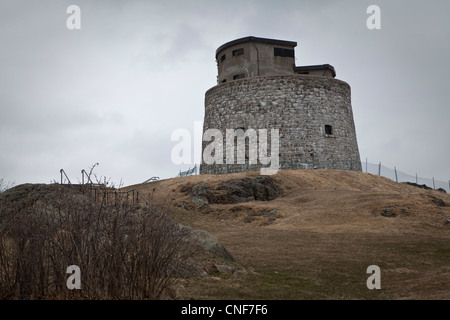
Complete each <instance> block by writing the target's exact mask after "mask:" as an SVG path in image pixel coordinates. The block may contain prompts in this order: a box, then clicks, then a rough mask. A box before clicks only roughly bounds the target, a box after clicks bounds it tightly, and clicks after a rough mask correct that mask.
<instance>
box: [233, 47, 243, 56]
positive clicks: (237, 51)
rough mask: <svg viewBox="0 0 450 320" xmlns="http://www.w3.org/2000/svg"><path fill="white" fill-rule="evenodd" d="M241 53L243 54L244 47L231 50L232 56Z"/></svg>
mask: <svg viewBox="0 0 450 320" xmlns="http://www.w3.org/2000/svg"><path fill="white" fill-rule="evenodd" d="M241 54H244V49H243V48H240V49H236V50H233V57H235V56H240V55H241Z"/></svg>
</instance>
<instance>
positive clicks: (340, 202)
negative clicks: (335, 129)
mask: <svg viewBox="0 0 450 320" xmlns="http://www.w3.org/2000/svg"><path fill="white" fill-rule="evenodd" d="M257 174H259V173H258V172H252V173H240V174H230V175H201V176H190V177H182V178H174V179H168V180H162V181H158V182H153V183H148V184H141V185H135V186H130V187H128V188H137V189H138V190H140V192H141V193H143V194H144V195H145V196H146V197H148V198H150V199H152V201H153V202H161V201H162V202H166V203H176V202H179V201H189V199H190V196H189V195H188V194H187V193H184V192H182V191H181V190H182V188H183V186H186V185H192V184H196V183H199V182H206V183H208V184H210V185H212V186H215V185H217V184H218V183H220V182H222V181H225V180H229V179H234V178H242V177H246V176H247V177H248V176H253V175H257ZM272 178H273V179H274V180H275V181H276V183H277V185H278V186H279V187H280V188H281V190H282V195H281V197H279V198H277V199H275V200H272V201H250V202H243V203H239V204H226V205H225V204H209V205H208V206H207V207H203V208H197V209H193V210H186V209H183V208H176V210H175V211H174V218H175V219H176V220H177V221H179V222H180V223H183V224H186V225H189V226H191V227H193V228H195V229H203V230H207V231H209V232H211V233H212V234H214V235H215V236H216V237H217V238H218V239H219V240H220V241H221V242H222V244H224V245H225V247H226V248H227V249H228V251H229V252H230V253H231V254H232V255H233V256H234V258H235V259H236V260H237V262H238V263H240V264H241V265H243V266H244V267H245V268H246V270H247V271H248V273H247V274H245V275H242V274H240V275H234V274H233V275H224V274H218V275H215V276H207V277H198V278H195V279H190V280H187V281H186V282H185V283H184V285H183V286H181V287H180V288H179V297H180V298H195V299H199V298H203V299H223V298H227V299H235V298H236V299H240V298H246V299H449V298H450V226H448V225H446V224H445V221H446V219H447V218H450V195H448V194H445V193H442V192H439V191H434V190H424V189H420V188H417V187H414V186H410V185H406V184H398V183H395V182H393V181H391V180H389V179H386V178H383V177H378V176H374V175H371V174H367V173H362V172H350V171H338V170H335V171H327V170H298V171H279V172H278V173H277V174H276V175H274V176H272ZM124 189H127V188H124ZM435 199H441V200H443V201H444V202H445V203H446V204H447V206H439V205H437V204H436V203H435V202H433V200H435ZM237 206H239V210H231V209H232V208H236V207H237ZM387 208H390V210H391V212H393V213H394V214H395V217H385V216H382V215H381V213H382V212H383V211H384V210H385V209H387ZM273 209H276V210H277V211H276V219H275V220H273V221H267V219H265V217H264V216H261V215H258V214H255V213H258V212H261V211H266V210H273ZM372 264H375V265H378V266H380V268H381V287H382V289H381V290H369V289H367V287H366V280H367V278H368V276H369V275H368V274H366V268H367V267H368V266H369V265H372Z"/></svg>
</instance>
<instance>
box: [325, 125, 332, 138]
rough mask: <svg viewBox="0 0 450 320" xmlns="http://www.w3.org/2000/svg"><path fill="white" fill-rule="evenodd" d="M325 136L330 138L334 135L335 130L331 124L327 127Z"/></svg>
mask: <svg viewBox="0 0 450 320" xmlns="http://www.w3.org/2000/svg"><path fill="white" fill-rule="evenodd" d="M325 134H327V135H330V136H331V135H333V128H332V127H331V126H330V125H329V124H326V125H325Z"/></svg>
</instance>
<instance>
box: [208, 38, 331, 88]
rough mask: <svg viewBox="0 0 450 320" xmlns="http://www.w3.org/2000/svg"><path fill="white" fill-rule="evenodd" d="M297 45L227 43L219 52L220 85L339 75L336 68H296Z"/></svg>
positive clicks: (261, 41) (274, 41)
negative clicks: (282, 77)
mask: <svg viewBox="0 0 450 320" xmlns="http://www.w3.org/2000/svg"><path fill="white" fill-rule="evenodd" d="M296 46H297V42H295V41H286V40H277V39H267V38H258V37H253V36H250V37H245V38H240V39H236V40H233V41H230V42H227V43H225V44H223V45H222V46H220V47H219V48H218V49H217V50H216V61H217V68H218V76H217V83H218V84H221V83H225V82H227V81H232V80H238V79H243V78H249V77H256V76H272V75H292V74H311V75H316V76H323V77H332V78H334V77H335V76H336V72H335V70H334V68H333V66H330V65H329V64H324V65H317V66H304V67H296V66H295V50H294V49H295V47H296Z"/></svg>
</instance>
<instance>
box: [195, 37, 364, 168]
mask: <svg viewBox="0 0 450 320" xmlns="http://www.w3.org/2000/svg"><path fill="white" fill-rule="evenodd" d="M296 46H297V43H296V42H292V41H284V40H275V39H266V38H257V37H246V38H241V39H237V40H234V41H231V42H228V43H226V44H224V45H222V46H220V47H219V48H218V49H217V51H216V60H217V66H218V77H217V82H218V84H217V85H216V86H215V87H213V88H211V89H209V90H208V91H207V92H206V95H205V118H204V123H203V132H204V135H203V148H202V164H201V166H200V173H202V174H222V173H234V172H242V171H255V170H260V169H261V168H267V167H270V166H271V168H272V169H274V166H275V167H276V169H313V168H315V169H343V170H355V171H361V160H360V155H359V150H358V143H357V139H356V131H355V124H354V121H353V112H352V106H351V93H350V86H349V85H348V84H347V83H346V82H344V81H341V80H337V79H335V76H336V72H335V70H334V68H333V67H332V66H330V65H328V64H324V65H313V66H301V67H297V66H295V55H294V48H295V47H296ZM240 142H241V143H240ZM255 156H256V157H257V159H255ZM269 156H270V158H268V157H269ZM268 160H269V161H270V163H268Z"/></svg>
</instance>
